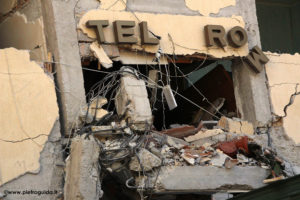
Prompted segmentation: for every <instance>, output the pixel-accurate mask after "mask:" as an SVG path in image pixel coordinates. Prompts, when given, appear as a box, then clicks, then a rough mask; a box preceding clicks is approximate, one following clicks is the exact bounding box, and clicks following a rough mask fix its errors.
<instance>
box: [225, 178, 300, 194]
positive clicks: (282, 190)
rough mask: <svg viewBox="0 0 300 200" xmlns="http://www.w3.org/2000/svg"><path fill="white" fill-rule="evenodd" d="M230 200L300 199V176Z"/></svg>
mask: <svg viewBox="0 0 300 200" xmlns="http://www.w3.org/2000/svg"><path fill="white" fill-rule="evenodd" d="M230 200H300V176H299V175H298V176H295V177H292V178H289V179H286V180H282V181H278V182H275V183H272V184H270V185H268V186H265V187H263V188H260V189H257V190H253V191H251V192H249V193H245V194H242V195H240V196H237V197H234V198H232V199H230Z"/></svg>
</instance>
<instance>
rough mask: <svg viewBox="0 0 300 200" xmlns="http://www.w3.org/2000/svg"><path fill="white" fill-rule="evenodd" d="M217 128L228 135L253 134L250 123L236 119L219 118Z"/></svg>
mask: <svg viewBox="0 0 300 200" xmlns="http://www.w3.org/2000/svg"><path fill="white" fill-rule="evenodd" d="M218 126H219V127H220V128H222V129H223V130H225V131H227V132H230V133H243V134H249V135H253V134H254V127H253V125H252V124H251V123H250V122H247V121H242V120H240V119H237V118H234V119H230V118H226V117H221V119H220V121H219V123H218Z"/></svg>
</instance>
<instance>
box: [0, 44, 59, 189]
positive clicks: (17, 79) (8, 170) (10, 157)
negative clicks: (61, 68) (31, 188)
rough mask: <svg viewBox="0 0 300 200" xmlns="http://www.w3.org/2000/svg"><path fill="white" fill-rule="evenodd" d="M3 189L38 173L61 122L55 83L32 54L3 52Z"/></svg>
mask: <svg viewBox="0 0 300 200" xmlns="http://www.w3.org/2000/svg"><path fill="white" fill-rule="evenodd" d="M0 66H1V69H0V72H1V74H0V77H1V78H0V81H1V87H0V91H1V93H2V94H5V95H4V96H5V98H1V104H0V113H1V115H0V121H1V133H0V157H1V159H3V160H5V162H0V186H1V185H3V184H5V183H7V182H9V181H11V180H13V179H15V178H17V177H19V176H20V175H23V174H25V173H27V172H30V173H38V172H39V170H40V153H41V151H42V150H43V148H44V146H45V143H46V142H47V140H48V136H49V135H50V133H51V130H52V128H53V125H54V123H55V121H56V120H57V118H58V105H57V99H56V92H55V85H54V82H53V80H52V79H51V78H50V77H49V76H48V75H47V74H46V73H45V72H44V70H43V69H42V68H41V66H39V65H38V64H37V63H35V62H33V61H30V58H29V52H28V51H24V50H17V49H14V48H8V49H1V50H0Z"/></svg>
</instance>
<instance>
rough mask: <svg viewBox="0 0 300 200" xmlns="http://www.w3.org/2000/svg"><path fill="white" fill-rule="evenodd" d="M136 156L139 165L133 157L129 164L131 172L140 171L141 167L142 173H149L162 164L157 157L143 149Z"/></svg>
mask: <svg viewBox="0 0 300 200" xmlns="http://www.w3.org/2000/svg"><path fill="white" fill-rule="evenodd" d="M137 156H138V157H139V160H140V162H141V163H139V160H138V158H137V157H136V156H135V157H133V158H132V159H131V161H130V163H129V168H130V170H132V171H137V172H138V171H142V168H141V166H143V169H144V171H150V170H151V169H153V168H155V167H159V166H161V164H162V162H161V159H160V158H159V157H157V156H156V155H154V154H152V153H151V152H149V151H148V150H147V149H144V148H142V149H141V150H140V151H139V152H138V154H137Z"/></svg>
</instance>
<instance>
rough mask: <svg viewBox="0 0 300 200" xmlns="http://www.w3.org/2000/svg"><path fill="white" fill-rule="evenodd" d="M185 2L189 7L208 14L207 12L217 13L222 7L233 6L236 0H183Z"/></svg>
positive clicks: (205, 14)
mask: <svg viewBox="0 0 300 200" xmlns="http://www.w3.org/2000/svg"><path fill="white" fill-rule="evenodd" d="M185 3H186V6H187V7H188V8H189V9H191V10H196V11H199V13H200V14H202V15H204V16H209V14H217V13H218V12H219V10H220V9H222V8H226V7H228V6H235V4H236V0H185Z"/></svg>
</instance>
